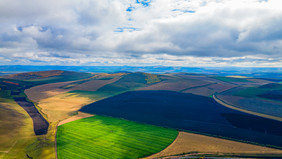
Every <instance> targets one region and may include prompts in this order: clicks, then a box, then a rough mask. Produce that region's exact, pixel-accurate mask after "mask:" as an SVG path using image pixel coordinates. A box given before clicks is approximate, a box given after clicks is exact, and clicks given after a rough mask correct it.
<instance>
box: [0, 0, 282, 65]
mask: <svg viewBox="0 0 282 159" xmlns="http://www.w3.org/2000/svg"><path fill="white" fill-rule="evenodd" d="M147 2H150V3H148V4H147ZM281 3H282V2H281V1H279V0H268V1H261V0H152V1H144V3H143V4H142V3H141V1H140V3H136V1H135V0H104V1H101V0H60V1H57V0H56V1H55V0H50V1H43V0H37V1H33V0H25V1H21V0H2V1H0V57H1V58H0V60H1V61H3V63H5V64H9V62H7V59H9V60H10V61H11V62H10V64H13V60H15V58H18V59H16V60H17V62H18V63H19V64H20V63H21V60H22V61H24V62H29V63H30V64H53V63H55V64H70V65H71V64H72V62H74V63H75V64H84V65H86V64H88V65H92V64H94V65H99V64H101V65H107V64H108V65H123V64H126V65H136V64H138V65H154V64H157V65H179V66H181V65H183V66H184V65H185V66H190V65H195V66H201V65H202V66H206V65H214V64H217V65H220V66H225V65H226V66H228V65H234V66H236V65H241V64H243V63H244V65H256V66H258V65H259V66H265V65H267V66H270V65H271V66H282V62H281V58H280V57H281V55H282V51H281V50H282V29H281V27H280V26H281V25H282V20H281V19H282V10H281V7H279V6H281ZM145 4H146V5H145ZM129 7H130V8H131V9H130V10H129V11H127V10H128V8H129ZM117 31H120V32H117ZM31 52H32V56H29V55H30V53H31ZM43 52H44V54H43ZM20 55H22V56H21V57H20ZM47 55H48V56H47ZM246 57H248V58H246ZM253 57H260V58H262V59H256V58H253ZM20 58H21V59H20ZM25 58H26V59H25ZM234 58H239V59H240V60H238V59H234ZM3 59H6V62H4V60H3ZM220 59H221V60H220ZM227 59H228V60H227ZM269 59H276V61H275V60H269ZM9 60H8V61H9ZM252 60H253V61H252ZM34 61H38V62H34ZM195 61H197V62H195ZM251 61H252V62H251Z"/></svg>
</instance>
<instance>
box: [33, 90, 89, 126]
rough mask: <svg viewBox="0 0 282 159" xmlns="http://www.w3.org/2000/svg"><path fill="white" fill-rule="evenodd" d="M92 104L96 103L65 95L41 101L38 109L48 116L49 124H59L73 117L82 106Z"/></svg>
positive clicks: (69, 94)
mask: <svg viewBox="0 0 282 159" xmlns="http://www.w3.org/2000/svg"><path fill="white" fill-rule="evenodd" d="M92 102H94V101H93V100H91V99H89V98H86V97H80V96H79V95H77V94H74V93H63V94H59V95H56V96H52V97H49V98H46V99H42V100H40V101H39V102H38V107H40V108H41V111H42V112H43V113H44V114H46V115H47V117H48V121H49V122H57V121H60V120H64V119H66V118H68V117H70V116H72V115H73V114H74V113H76V111H77V110H79V109H80V108H81V107H82V106H84V105H86V104H90V103H92Z"/></svg>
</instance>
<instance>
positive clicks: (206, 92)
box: [183, 83, 235, 96]
mask: <svg viewBox="0 0 282 159" xmlns="http://www.w3.org/2000/svg"><path fill="white" fill-rule="evenodd" d="M234 87H235V85H233V84H227V83H226V84H223V83H216V84H212V85H208V86H205V87H198V88H192V89H188V90H186V91H183V92H184V93H193V94H196V95H202V96H211V95H213V94H214V93H220V92H223V91H226V90H229V89H231V88H234Z"/></svg>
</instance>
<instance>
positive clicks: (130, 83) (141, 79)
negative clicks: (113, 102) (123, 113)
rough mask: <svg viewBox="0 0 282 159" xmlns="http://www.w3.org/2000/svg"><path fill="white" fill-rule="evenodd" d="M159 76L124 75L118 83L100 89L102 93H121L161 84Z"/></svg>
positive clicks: (144, 74)
mask: <svg viewBox="0 0 282 159" xmlns="http://www.w3.org/2000/svg"><path fill="white" fill-rule="evenodd" d="M160 81H161V79H160V78H159V75H155V74H149V73H143V72H135V73H129V74H125V75H123V76H122V77H121V78H120V79H119V80H118V81H116V82H114V83H111V84H108V85H105V86H103V87H101V88H100V89H98V91H100V92H108V93H114V94H115V93H120V92H124V91H129V90H134V89H136V88H139V87H144V86H146V85H150V84H153V83H157V82H160Z"/></svg>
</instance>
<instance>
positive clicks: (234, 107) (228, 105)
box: [213, 94, 282, 122]
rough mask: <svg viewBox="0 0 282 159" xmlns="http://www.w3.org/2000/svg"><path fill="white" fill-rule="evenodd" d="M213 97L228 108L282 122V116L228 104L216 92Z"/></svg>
mask: <svg viewBox="0 0 282 159" xmlns="http://www.w3.org/2000/svg"><path fill="white" fill-rule="evenodd" d="M213 99H214V100H215V101H216V102H217V103H219V104H221V105H223V106H225V107H227V108H230V109H234V110H238V111H241V112H244V113H248V114H252V115H256V116H260V117H264V118H268V119H272V120H276V121H280V122H282V118H280V117H276V116H271V115H267V114H262V113H257V112H253V111H250V110H246V109H242V108H238V107H236V106H233V105H231V104H228V103H226V102H224V101H223V100H221V99H220V98H218V97H217V96H216V94H214V95H213Z"/></svg>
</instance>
